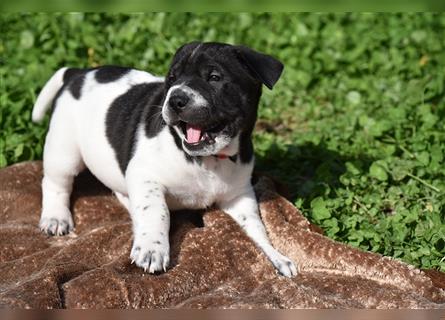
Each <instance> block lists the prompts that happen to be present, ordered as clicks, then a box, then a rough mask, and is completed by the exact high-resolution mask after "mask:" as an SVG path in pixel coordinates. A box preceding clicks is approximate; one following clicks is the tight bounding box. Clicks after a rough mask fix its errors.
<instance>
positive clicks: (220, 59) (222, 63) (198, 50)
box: [171, 43, 235, 72]
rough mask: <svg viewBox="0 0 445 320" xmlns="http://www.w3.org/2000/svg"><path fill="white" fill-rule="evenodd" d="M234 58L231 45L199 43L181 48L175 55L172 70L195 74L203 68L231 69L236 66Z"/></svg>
mask: <svg viewBox="0 0 445 320" xmlns="http://www.w3.org/2000/svg"><path fill="white" fill-rule="evenodd" d="M234 58H235V56H234V53H233V50H232V46H230V45H225V44H211V43H199V44H197V45H195V46H193V47H190V48H187V47H185V48H181V49H180V50H179V51H178V52H177V53H176V55H175V59H174V60H173V63H172V66H171V70H172V71H175V72H187V71H191V72H193V71H195V70H198V69H200V68H203V67H215V68H223V69H230V67H231V66H233V64H234Z"/></svg>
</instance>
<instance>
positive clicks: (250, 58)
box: [235, 46, 284, 89]
mask: <svg viewBox="0 0 445 320" xmlns="http://www.w3.org/2000/svg"><path fill="white" fill-rule="evenodd" d="M235 50H236V53H237V55H238V57H239V59H240V60H241V62H242V63H243V64H244V65H245V66H246V67H247V68H248V70H249V71H250V73H251V74H252V76H253V77H254V78H256V79H257V80H258V81H261V82H262V83H264V84H265V85H266V87H268V88H269V89H272V88H273V86H274V85H275V83H276V82H277V81H278V79H279V78H280V76H281V73H282V72H283V68H284V66H283V64H282V63H281V62H280V61H278V60H277V59H275V58H274V57H271V56H269V55H266V54H262V53H259V52H257V51H254V50H252V49H250V48H247V47H245V46H236V47H235Z"/></svg>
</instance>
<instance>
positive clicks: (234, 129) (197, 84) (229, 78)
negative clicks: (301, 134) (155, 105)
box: [162, 42, 283, 156]
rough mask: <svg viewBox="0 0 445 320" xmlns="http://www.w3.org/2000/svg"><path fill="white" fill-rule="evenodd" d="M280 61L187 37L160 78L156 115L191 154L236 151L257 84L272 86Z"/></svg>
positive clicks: (249, 123)
mask: <svg viewBox="0 0 445 320" xmlns="http://www.w3.org/2000/svg"><path fill="white" fill-rule="evenodd" d="M282 70H283V65H282V64H281V62H279V61H278V60H276V59H274V58H273V57H271V56H268V55H265V54H262V53H259V52H256V51H254V50H251V49H249V48H247V47H243V46H232V45H229V44H222V43H201V42H192V43H189V44H186V45H184V46H182V47H181V48H179V50H178V51H177V52H176V54H175V56H174V58H173V61H172V63H171V66H170V70H169V72H168V74H167V77H166V81H165V96H164V97H165V98H164V103H163V107H162V116H163V118H164V120H165V122H166V123H167V125H169V126H171V127H172V128H173V129H174V130H175V132H176V134H177V135H178V136H179V138H180V139H181V143H182V147H183V149H184V150H185V151H186V152H187V153H188V154H189V155H191V156H209V155H216V154H220V153H223V154H226V155H229V156H231V155H233V154H235V153H237V152H238V150H235V149H237V148H238V147H237V143H238V140H239V138H238V137H239V136H242V135H248V136H249V137H250V133H251V132H252V130H253V127H254V125H255V120H256V114H257V108H258V101H259V98H260V96H261V86H262V84H265V85H266V86H267V87H268V88H269V89H272V87H273V86H274V84H275V83H276V82H277V81H278V79H279V77H280V75H281V72H282Z"/></svg>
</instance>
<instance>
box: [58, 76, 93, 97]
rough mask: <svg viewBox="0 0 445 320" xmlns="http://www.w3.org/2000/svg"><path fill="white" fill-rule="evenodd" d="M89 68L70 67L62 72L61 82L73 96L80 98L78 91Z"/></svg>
mask: <svg viewBox="0 0 445 320" xmlns="http://www.w3.org/2000/svg"><path fill="white" fill-rule="evenodd" d="M88 71H90V69H78V68H70V69H67V70H66V71H65V73H64V74H63V83H64V85H65V87H67V88H68V90H69V91H70V92H71V94H72V95H73V97H74V98H76V99H77V100H79V99H80V92H81V90H82V87H83V82H84V80H85V75H86V74H87V72H88Z"/></svg>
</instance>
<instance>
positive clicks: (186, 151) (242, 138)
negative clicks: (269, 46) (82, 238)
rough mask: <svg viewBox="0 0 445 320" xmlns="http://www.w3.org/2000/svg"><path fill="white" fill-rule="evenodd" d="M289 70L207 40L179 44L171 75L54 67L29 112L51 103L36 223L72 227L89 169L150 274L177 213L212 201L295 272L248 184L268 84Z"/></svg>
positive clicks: (162, 259) (38, 112) (159, 263)
mask: <svg viewBox="0 0 445 320" xmlns="http://www.w3.org/2000/svg"><path fill="white" fill-rule="evenodd" d="M282 70H283V65H282V64H281V63H280V62H279V61H278V60H276V59H274V58H273V57H271V56H268V55H264V54H261V53H259V52H256V51H254V50H251V49H249V48H247V47H244V46H233V45H228V44H222V43H201V42H192V43H189V44H186V45H184V46H182V47H181V48H179V50H178V51H177V52H176V54H175V55H174V57H173V61H172V63H171V66H170V69H169V71H168V74H167V76H166V78H165V79H164V78H161V77H156V76H153V75H151V74H150V73H147V72H145V71H139V70H134V69H130V68H124V67H116V66H104V67H99V68H93V69H77V68H62V69H60V70H58V71H57V72H56V73H55V74H54V75H53V76H52V78H51V79H50V80H49V81H48V83H47V84H46V85H45V86H44V88H43V89H42V91H41V93H40V95H39V96H38V98H37V101H36V104H35V106H34V109H33V113H32V118H33V120H34V121H40V120H42V118H43V116H44V114H45V112H46V110H47V109H49V107H50V106H51V104H52V106H53V112H52V117H51V122H50V127H49V131H48V134H47V136H46V141H45V147H44V154H43V167H44V178H43V181H42V192H43V199H42V215H41V220H40V228H41V229H42V230H43V231H44V232H46V233H47V234H49V235H64V234H67V233H69V232H70V231H71V230H73V227H74V225H73V219H72V216H71V212H70V209H69V208H70V203H69V199H70V194H71V191H72V184H73V178H74V177H75V176H76V175H77V174H78V173H79V172H80V171H81V170H83V169H84V168H85V167H87V168H88V169H89V170H90V171H91V172H92V173H93V174H94V175H95V176H96V177H97V178H98V179H99V180H100V181H101V182H102V183H103V184H104V185H106V186H107V187H108V188H110V189H111V190H112V191H113V192H114V193H115V194H116V196H117V198H118V199H119V201H120V202H121V203H122V204H123V205H124V206H125V207H126V208H127V209H128V211H129V213H130V215H131V219H132V222H133V233H134V240H133V246H132V250H131V253H130V258H131V259H132V261H133V262H135V263H136V265H137V266H139V267H141V268H143V269H144V270H145V271H148V272H150V273H154V272H159V271H162V270H164V271H166V269H167V267H168V264H169V250H170V245H169V227H170V210H178V209H199V208H207V207H209V206H212V205H216V206H218V207H219V208H221V209H222V210H223V211H224V212H226V213H227V214H228V215H230V216H231V217H232V218H233V219H234V220H235V221H236V222H237V223H238V224H239V225H240V226H241V227H242V229H243V230H244V231H245V232H246V234H247V235H248V236H249V237H250V238H251V239H252V240H253V241H254V242H255V243H256V245H257V246H258V247H259V248H261V249H262V250H263V251H264V253H265V254H266V256H267V257H268V258H269V259H270V261H271V262H272V264H273V265H274V266H275V267H276V268H277V269H278V271H279V272H280V273H281V274H283V275H285V276H287V277H291V276H293V275H296V274H297V268H296V266H295V264H294V263H293V262H292V261H291V260H290V259H288V258H287V257H285V256H283V255H282V254H281V253H279V252H278V251H277V250H276V249H274V248H273V247H272V245H271V244H270V242H269V240H268V237H267V234H266V230H265V228H264V225H263V223H262V221H261V219H260V216H259V214H258V204H257V201H256V198H255V194H254V191H253V188H252V185H251V183H250V178H251V174H252V169H253V166H254V154H253V146H252V141H251V134H252V130H253V128H254V125H255V121H256V115H257V108H258V102H259V99H260V96H261V89H262V88H261V87H262V84H264V85H266V86H267V87H268V88H269V89H272V87H273V85H274V84H275V83H276V81H277V80H278V78H279V77H280V75H281V72H282Z"/></svg>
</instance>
